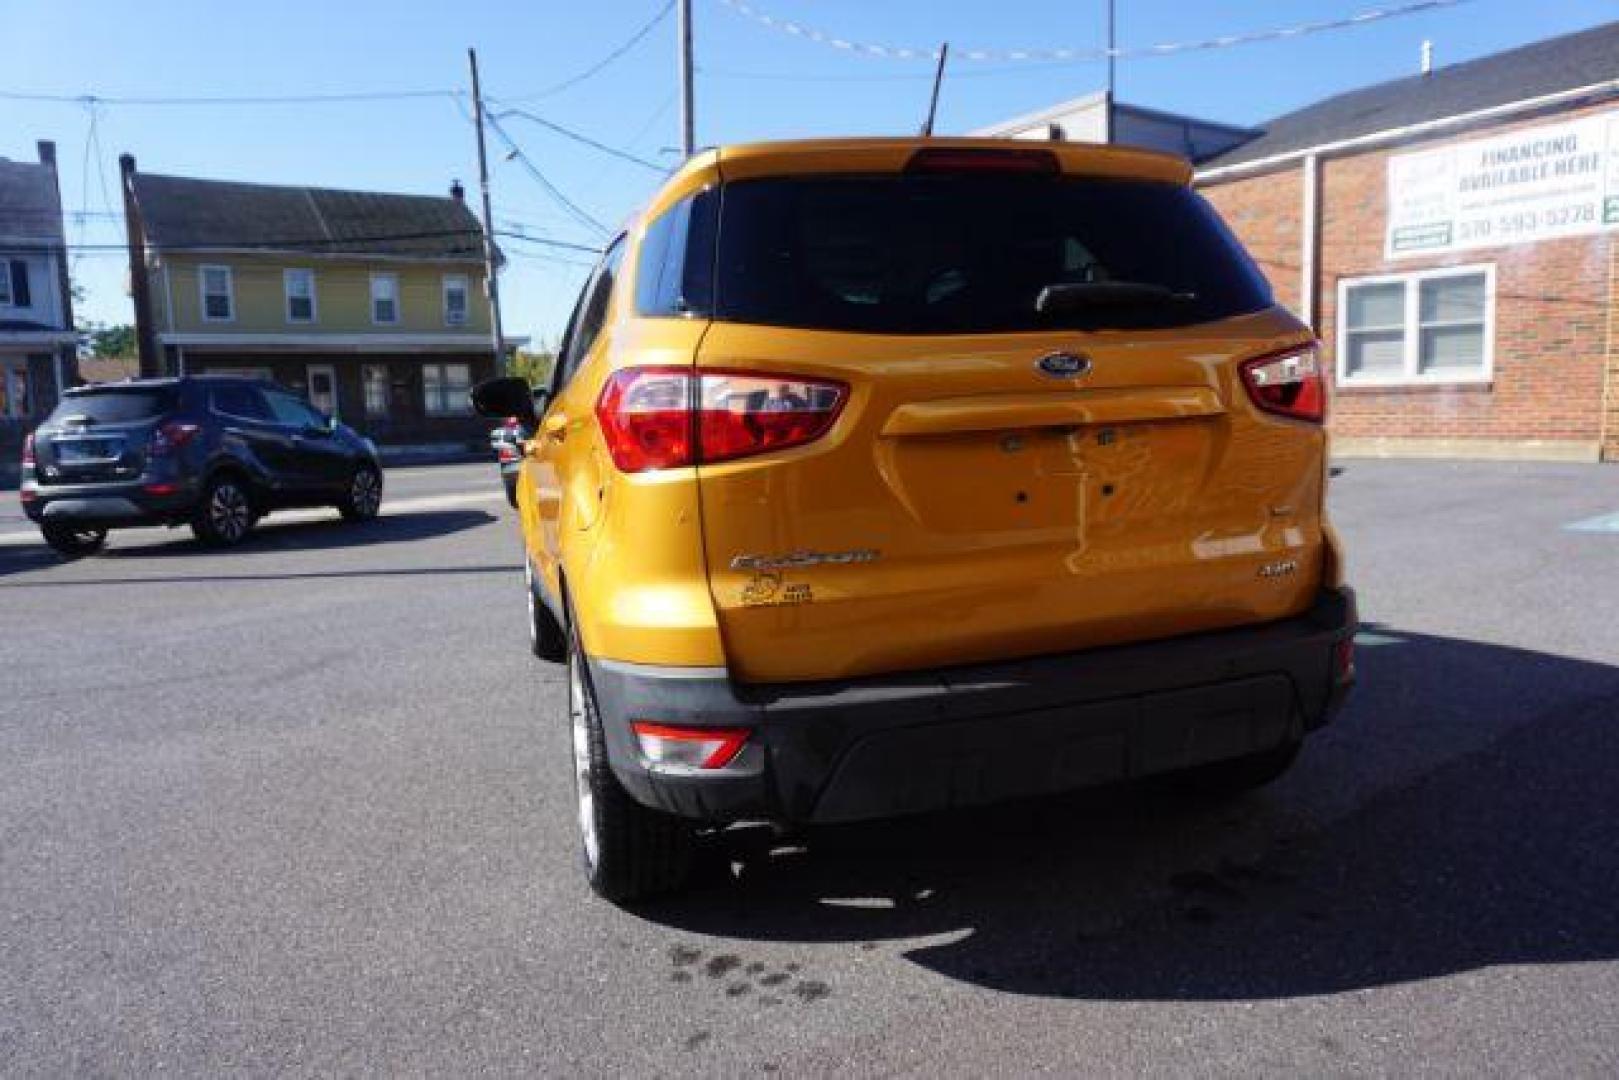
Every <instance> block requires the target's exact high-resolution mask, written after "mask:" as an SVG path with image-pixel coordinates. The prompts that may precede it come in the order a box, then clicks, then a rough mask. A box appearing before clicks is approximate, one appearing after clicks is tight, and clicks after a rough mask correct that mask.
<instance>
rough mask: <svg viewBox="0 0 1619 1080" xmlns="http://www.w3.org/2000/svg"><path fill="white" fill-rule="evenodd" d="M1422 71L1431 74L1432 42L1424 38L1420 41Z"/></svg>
mask: <svg viewBox="0 0 1619 1080" xmlns="http://www.w3.org/2000/svg"><path fill="white" fill-rule="evenodd" d="M1422 73H1423V74H1424V75H1431V74H1433V42H1432V41H1429V40H1427V39H1426V38H1424V39H1423V42H1422Z"/></svg>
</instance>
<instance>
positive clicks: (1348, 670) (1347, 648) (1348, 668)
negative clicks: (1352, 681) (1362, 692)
mask: <svg viewBox="0 0 1619 1080" xmlns="http://www.w3.org/2000/svg"><path fill="white" fill-rule="evenodd" d="M1332 669H1333V670H1332V673H1333V676H1334V677H1335V678H1337V679H1338V680H1339V681H1340V682H1341V681H1342V680H1344V679H1347V678H1349V677H1350V676H1351V675H1353V674H1354V673H1355V639H1354V638H1344V640H1342V641H1340V642H1338V644H1337V645H1336V646H1335V647H1334V648H1333V650H1332Z"/></svg>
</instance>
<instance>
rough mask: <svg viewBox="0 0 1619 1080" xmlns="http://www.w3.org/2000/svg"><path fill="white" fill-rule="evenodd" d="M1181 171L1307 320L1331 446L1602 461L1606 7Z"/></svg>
mask: <svg viewBox="0 0 1619 1080" xmlns="http://www.w3.org/2000/svg"><path fill="white" fill-rule="evenodd" d="M1112 107H1113V108H1116V109H1126V108H1128V107H1127V106H1112ZM1113 130H1114V131H1115V133H1118V131H1119V129H1118V127H1117V126H1115V127H1114V129H1113ZM1114 141H1137V142H1139V141H1142V140H1139V139H1137V140H1131V139H1129V138H1128V129H1126V131H1125V132H1124V133H1123V137H1115V139H1114ZM1147 142H1148V144H1149V145H1156V146H1158V147H1159V148H1161V149H1170V150H1175V151H1179V152H1184V147H1182V146H1178V145H1175V144H1174V143H1173V142H1165V141H1162V140H1159V141H1153V140H1147ZM1197 183H1198V185H1199V187H1200V189H1201V190H1202V191H1203V193H1204V194H1205V195H1206V196H1207V197H1208V198H1209V200H1210V201H1211V202H1213V203H1214V205H1215V206H1216V207H1218V208H1219V210H1220V212H1221V214H1222V215H1223V216H1224V217H1225V218H1226V220H1227V221H1228V222H1229V223H1230V224H1231V226H1232V227H1233V228H1234V229H1235V230H1236V232H1237V233H1238V234H1239V235H1240V236H1241V238H1242V240H1243V242H1244V243H1245V244H1246V245H1247V247H1248V249H1249V251H1250V252H1252V254H1253V255H1254V257H1255V258H1256V259H1257V260H1258V261H1259V263H1260V265H1261V267H1262V269H1263V270H1264V271H1265V273H1266V275H1267V276H1268V277H1269V278H1270V281H1271V283H1272V285H1273V286H1274V288H1275V290H1276V295H1277V298H1278V299H1279V300H1280V301H1281V302H1282V303H1285V304H1287V305H1288V306H1289V307H1291V308H1292V309H1293V310H1294V311H1295V312H1297V313H1298V314H1299V316H1300V317H1301V318H1303V319H1305V320H1306V321H1307V322H1309V323H1310V324H1311V325H1312V326H1313V327H1315V329H1316V332H1317V333H1318V334H1319V335H1320V338H1321V341H1322V345H1323V348H1324V352H1325V356H1326V358H1327V360H1328V362H1329V368H1330V370H1331V371H1332V373H1333V381H1334V395H1333V401H1332V409H1331V414H1330V425H1331V429H1332V432H1333V434H1334V442H1335V448H1336V449H1337V451H1338V452H1340V453H1346V454H1389V455H1404V456H1446V457H1513V458H1544V459H1552V460H1569V461H1596V460H1599V459H1602V460H1609V461H1619V307H1616V305H1619V23H1613V24H1609V25H1606V26H1600V27H1597V28H1594V29H1591V30H1587V31H1584V32H1581V33H1577V34H1570V35H1567V36H1564V37H1559V38H1553V39H1549V40H1546V41H1541V42H1537V43H1534V44H1532V45H1528V46H1525V47H1523V48H1519V49H1514V50H1511V51H1509V52H1503V53H1498V54H1495V55H1493V56H1488V57H1484V58H1481V59H1478V60H1474V61H1470V62H1467V63H1462V64H1456V65H1453V66H1450V67H1444V68H1439V69H1436V70H1426V71H1423V72H1421V73H1419V74H1417V75H1413V76H1411V77H1409V78H1404V79H1397V80H1394V81H1392V82H1387V83H1381V84H1379V85H1376V86H1370V87H1366V88H1364V89H1360V90H1355V91H1351V92H1349V93H1345V94H1340V95H1338V96H1336V97H1332V98H1328V99H1326V100H1324V101H1320V102H1317V103H1315V104H1313V105H1309V106H1306V107H1305V108H1302V109H1299V110H1297V111H1295V112H1291V113H1288V114H1286V115H1284V116H1280V117H1277V118H1276V119H1274V120H1271V121H1269V122H1268V123H1264V124H1260V125H1258V126H1257V127H1256V128H1255V129H1254V133H1253V134H1252V136H1251V137H1249V138H1247V139H1245V140H1243V141H1241V142H1239V143H1237V144H1236V145H1235V146H1234V147H1232V148H1229V149H1224V150H1222V151H1219V152H1217V153H1215V154H1213V155H1210V156H1203V157H1202V159H1201V160H1199V161H1198V170H1197Z"/></svg>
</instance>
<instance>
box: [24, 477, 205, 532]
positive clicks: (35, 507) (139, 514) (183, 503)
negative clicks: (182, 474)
mask: <svg viewBox="0 0 1619 1080" xmlns="http://www.w3.org/2000/svg"><path fill="white" fill-rule="evenodd" d="M176 486H177V490H176V491H174V492H173V493H171V494H166V495H153V494H151V493H150V492H148V491H147V490H146V488H145V486H144V482H134V483H118V484H78V485H73V486H68V485H48V486H43V487H42V486H39V485H37V484H35V483H33V482H32V481H28V482H25V483H24V485H23V494H24V501H23V504H22V507H23V513H24V514H26V515H27V516H28V518H29V520H30V521H34V522H38V523H40V524H48V523H52V522H61V523H62V524H72V525H82V526H84V527H87V528H112V527H114V526H130V525H164V524H169V523H171V522H174V521H177V520H179V519H182V518H184V517H186V516H187V515H188V514H189V513H190V511H191V508H192V506H193V505H195V503H196V501H197V492H196V489H195V486H194V485H193V484H191V483H190V482H186V481H179V482H176ZM29 496H31V497H29Z"/></svg>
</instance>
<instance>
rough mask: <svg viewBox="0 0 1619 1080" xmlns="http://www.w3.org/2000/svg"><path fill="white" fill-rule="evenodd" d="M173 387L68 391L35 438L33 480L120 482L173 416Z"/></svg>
mask: <svg viewBox="0 0 1619 1080" xmlns="http://www.w3.org/2000/svg"><path fill="white" fill-rule="evenodd" d="M178 398H179V392H178V390H177V388H176V387H174V386H164V385H144V386H143V385H131V386H122V385H110V386H91V387H86V388H82V389H78V390H70V391H68V392H67V393H66V394H64V395H63V397H62V400H61V402H60V403H58V405H57V406H56V409H55V411H53V412H52V413H51V415H50V417H49V418H48V419H47V420H46V421H45V423H43V424H41V425H40V428H39V430H38V431H37V432H36V433H35V436H34V454H35V457H36V460H37V469H38V481H39V483H40V484H41V485H49V484H93V483H109V482H123V481H130V480H134V479H136V478H138V477H139V476H140V475H141V472H142V470H143V469H144V468H145V467H146V453H147V450H148V448H149V446H150V443H151V439H152V432H153V430H154V429H155V428H156V427H157V425H158V423H159V422H160V421H162V420H163V418H164V417H165V416H167V415H168V414H169V413H171V412H173V411H174V409H175V407H176V405H177V402H178Z"/></svg>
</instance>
